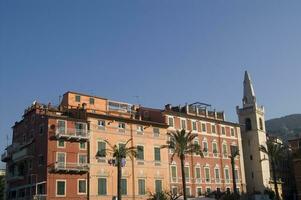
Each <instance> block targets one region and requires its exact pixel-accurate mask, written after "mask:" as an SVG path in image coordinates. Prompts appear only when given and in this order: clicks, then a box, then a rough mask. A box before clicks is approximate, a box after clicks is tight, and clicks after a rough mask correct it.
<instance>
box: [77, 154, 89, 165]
mask: <svg viewBox="0 0 301 200" xmlns="http://www.w3.org/2000/svg"><path fill="white" fill-rule="evenodd" d="M80 156H86V163H80V162H79V157H80ZM87 163H88V156H87V154H86V153H78V154H77V165H82V164H87Z"/></svg>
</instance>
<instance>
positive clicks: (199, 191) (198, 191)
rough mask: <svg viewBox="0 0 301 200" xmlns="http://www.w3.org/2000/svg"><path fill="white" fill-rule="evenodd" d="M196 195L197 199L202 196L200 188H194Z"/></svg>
mask: <svg viewBox="0 0 301 200" xmlns="http://www.w3.org/2000/svg"><path fill="white" fill-rule="evenodd" d="M196 194H197V196H198V197H199V196H202V188H200V187H198V188H196Z"/></svg>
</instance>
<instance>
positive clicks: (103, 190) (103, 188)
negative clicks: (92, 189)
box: [98, 178, 107, 195]
mask: <svg viewBox="0 0 301 200" xmlns="http://www.w3.org/2000/svg"><path fill="white" fill-rule="evenodd" d="M98 195H107V179H106V178H98Z"/></svg>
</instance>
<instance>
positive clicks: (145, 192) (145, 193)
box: [137, 178, 147, 196]
mask: <svg viewBox="0 0 301 200" xmlns="http://www.w3.org/2000/svg"><path fill="white" fill-rule="evenodd" d="M139 180H143V181H144V194H139ZM137 186H138V188H137V192H138V196H145V195H147V191H146V179H145V178H138V179H137Z"/></svg>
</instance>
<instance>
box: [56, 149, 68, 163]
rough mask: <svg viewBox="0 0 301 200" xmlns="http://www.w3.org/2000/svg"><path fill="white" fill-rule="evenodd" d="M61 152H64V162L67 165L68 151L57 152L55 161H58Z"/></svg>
mask: <svg viewBox="0 0 301 200" xmlns="http://www.w3.org/2000/svg"><path fill="white" fill-rule="evenodd" d="M59 154H64V163H65V165H66V160H67V154H66V152H61V151H60V152H56V157H55V161H56V162H57V163H58V158H59V156H58V155H59Z"/></svg>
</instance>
